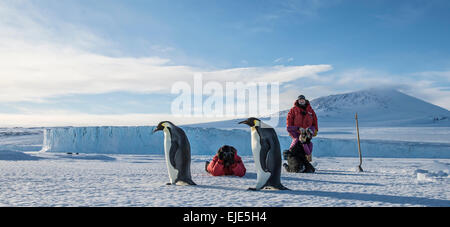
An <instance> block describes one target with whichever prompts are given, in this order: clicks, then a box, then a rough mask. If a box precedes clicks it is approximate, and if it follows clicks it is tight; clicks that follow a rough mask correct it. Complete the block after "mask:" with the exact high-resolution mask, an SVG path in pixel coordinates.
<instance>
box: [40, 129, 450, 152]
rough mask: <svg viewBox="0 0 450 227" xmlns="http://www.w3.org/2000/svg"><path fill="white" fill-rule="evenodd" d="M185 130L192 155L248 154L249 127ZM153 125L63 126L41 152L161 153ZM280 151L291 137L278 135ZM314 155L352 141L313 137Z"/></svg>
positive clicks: (369, 148)
mask: <svg viewBox="0 0 450 227" xmlns="http://www.w3.org/2000/svg"><path fill="white" fill-rule="evenodd" d="M181 128H183V130H184V131H185V132H186V135H187V136H188V139H189V141H190V144H191V152H192V154H193V155H214V154H215V153H216V151H217V150H218V149H219V147H221V146H223V145H225V144H227V145H231V146H234V147H236V149H237V150H238V153H239V154H240V155H251V147H250V130H241V129H234V130H223V129H216V128H195V127H181ZM153 129H154V127H148V126H142V127H65V128H47V129H45V131H44V143H43V149H42V151H45V152H64V153H66V152H72V153H76V152H78V153H96V154H163V153H164V146H163V140H164V135H163V133H161V132H158V133H155V134H152V131H153ZM279 140H280V144H281V148H282V150H284V149H287V148H289V145H290V143H291V138H289V137H288V136H279ZM313 142H314V152H313V155H314V156H315V157H357V156H358V150H357V144H356V140H348V139H330V138H315V139H314V140H313ZM361 149H362V152H363V157H384V158H450V145H449V144H440V143H419V142H399V141H382V140H363V141H361Z"/></svg>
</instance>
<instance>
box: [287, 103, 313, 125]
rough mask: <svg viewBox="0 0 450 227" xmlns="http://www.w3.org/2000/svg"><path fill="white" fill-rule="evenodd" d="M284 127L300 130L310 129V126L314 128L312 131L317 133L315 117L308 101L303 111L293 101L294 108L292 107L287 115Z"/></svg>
mask: <svg viewBox="0 0 450 227" xmlns="http://www.w3.org/2000/svg"><path fill="white" fill-rule="evenodd" d="M302 112H304V114H302ZM286 126H287V127H288V128H289V127H291V126H295V127H300V128H310V127H311V126H314V129H315V130H316V131H319V126H318V124H317V116H316V113H315V112H314V110H313V109H312V107H311V105H310V104H309V101H306V108H305V109H303V108H301V107H300V106H299V105H298V102H297V101H295V103H294V107H292V109H291V110H290V111H289V113H288V115H287V120H286Z"/></svg>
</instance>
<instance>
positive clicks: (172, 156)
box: [153, 121, 196, 186]
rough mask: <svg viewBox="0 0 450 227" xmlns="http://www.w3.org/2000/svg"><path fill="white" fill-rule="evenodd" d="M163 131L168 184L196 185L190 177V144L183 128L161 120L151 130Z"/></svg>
mask: <svg viewBox="0 0 450 227" xmlns="http://www.w3.org/2000/svg"><path fill="white" fill-rule="evenodd" d="M157 131H163V132H164V153H165V155H166V164H167V169H168V172H169V178H170V183H168V185H170V184H175V185H183V186H184V185H196V184H195V183H194V181H192V179H191V178H192V177H191V145H190V144H189V140H188V138H187V136H186V133H184V131H183V129H181V128H179V127H177V126H175V125H174V124H172V123H171V122H169V121H163V122H161V123H159V124H158V126H157V127H156V128H155V129H154V130H153V133H155V132H157Z"/></svg>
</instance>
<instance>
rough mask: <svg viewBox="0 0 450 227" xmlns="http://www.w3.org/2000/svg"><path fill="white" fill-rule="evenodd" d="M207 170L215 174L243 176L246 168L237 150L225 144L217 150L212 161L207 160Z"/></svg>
mask: <svg viewBox="0 0 450 227" xmlns="http://www.w3.org/2000/svg"><path fill="white" fill-rule="evenodd" d="M206 171H207V172H208V173H210V174H211V175H213V176H238V177H243V176H244V175H245V172H246V169H245V166H244V163H243V162H242V159H241V157H239V156H238V155H237V150H236V149H235V148H234V147H232V146H228V145H225V146H223V147H221V148H220V149H219V150H218V151H217V154H216V155H215V156H214V158H213V160H212V162H206Z"/></svg>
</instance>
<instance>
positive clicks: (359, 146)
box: [355, 113, 363, 172]
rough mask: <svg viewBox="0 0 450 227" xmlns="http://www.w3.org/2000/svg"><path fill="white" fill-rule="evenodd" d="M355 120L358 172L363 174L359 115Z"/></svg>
mask: <svg viewBox="0 0 450 227" xmlns="http://www.w3.org/2000/svg"><path fill="white" fill-rule="evenodd" d="M355 119H356V133H357V135H358V153H359V166H358V171H359V172H363V169H362V167H361V165H362V155H361V142H360V139H359V125H358V113H356V114H355Z"/></svg>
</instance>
